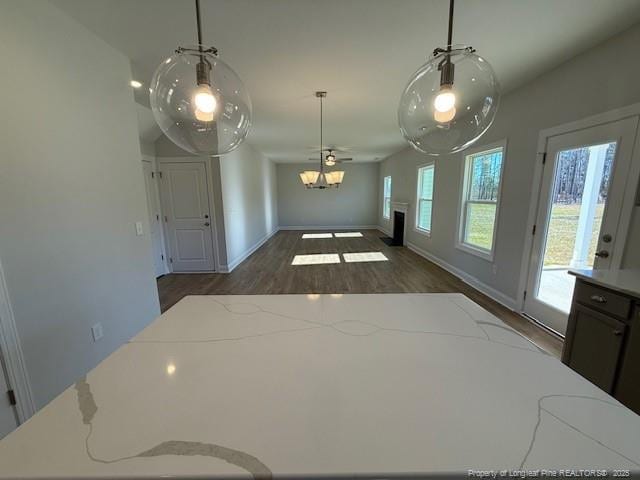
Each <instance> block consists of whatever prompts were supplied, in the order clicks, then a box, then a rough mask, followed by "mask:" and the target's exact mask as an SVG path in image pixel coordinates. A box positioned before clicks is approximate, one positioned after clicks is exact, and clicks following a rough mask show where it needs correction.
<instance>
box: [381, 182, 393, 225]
mask: <svg viewBox="0 0 640 480" xmlns="http://www.w3.org/2000/svg"><path fill="white" fill-rule="evenodd" d="M387 178H388V179H389V196H388V197H386V196H385V186H386V183H387ZM392 188H393V178H392V176H391V175H385V176H384V177H383V178H382V218H384V219H385V220H391V189H392ZM387 198H388V199H389V214H386V212H385V207H386V206H387Z"/></svg>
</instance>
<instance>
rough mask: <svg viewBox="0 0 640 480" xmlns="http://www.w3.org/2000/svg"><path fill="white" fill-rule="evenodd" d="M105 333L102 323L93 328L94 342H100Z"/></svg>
mask: <svg viewBox="0 0 640 480" xmlns="http://www.w3.org/2000/svg"><path fill="white" fill-rule="evenodd" d="M103 334H104V333H103V332H102V324H101V323H99V322H98V323H96V324H95V325H94V326H93V327H91V335H92V336H93V341H94V342H97V341H98V340H100V339H101V338H102V336H103Z"/></svg>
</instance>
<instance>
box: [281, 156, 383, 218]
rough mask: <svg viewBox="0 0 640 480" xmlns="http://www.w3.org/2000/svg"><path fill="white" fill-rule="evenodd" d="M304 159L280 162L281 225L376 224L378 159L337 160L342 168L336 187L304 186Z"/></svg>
mask: <svg viewBox="0 0 640 480" xmlns="http://www.w3.org/2000/svg"><path fill="white" fill-rule="evenodd" d="M317 168H318V165H317V164H314V163H312V162H307V163H304V164H303V163H296V164H289V163H281V164H278V166H277V171H278V216H279V222H280V227H281V228H288V227H289V228H292V227H347V226H359V227H363V226H372V225H377V223H378V221H377V212H378V205H377V203H378V200H377V199H378V169H379V164H378V163H347V164H339V165H337V166H336V167H334V169H338V168H340V169H342V170H344V171H345V175H344V181H343V184H342V185H341V186H340V188H338V189H337V190H334V189H329V190H307V189H306V188H305V187H304V185H303V184H302V182H301V181H300V177H299V175H298V174H299V173H300V172H301V171H303V170H312V169H317Z"/></svg>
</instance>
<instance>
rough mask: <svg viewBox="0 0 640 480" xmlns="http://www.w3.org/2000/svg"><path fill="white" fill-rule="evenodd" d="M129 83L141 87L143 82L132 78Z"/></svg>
mask: <svg viewBox="0 0 640 480" xmlns="http://www.w3.org/2000/svg"><path fill="white" fill-rule="evenodd" d="M129 84H130V85H131V86H132V87H133V88H140V87H141V86H142V83H141V82H139V81H137V80H131V82H129Z"/></svg>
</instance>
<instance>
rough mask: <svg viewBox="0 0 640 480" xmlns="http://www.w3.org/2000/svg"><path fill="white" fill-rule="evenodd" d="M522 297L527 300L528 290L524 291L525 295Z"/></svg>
mask: <svg viewBox="0 0 640 480" xmlns="http://www.w3.org/2000/svg"><path fill="white" fill-rule="evenodd" d="M522 299H523V300H526V299H527V291H526V290H525V291H524V295H523V296H522Z"/></svg>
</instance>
